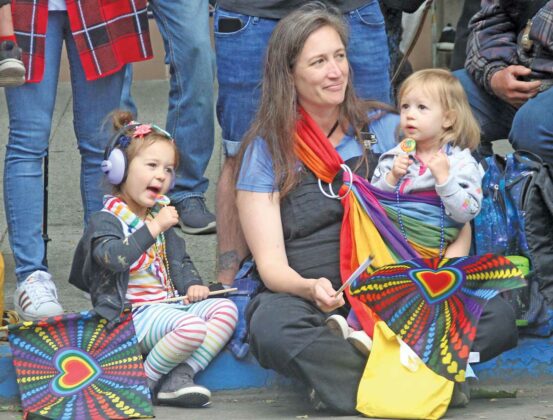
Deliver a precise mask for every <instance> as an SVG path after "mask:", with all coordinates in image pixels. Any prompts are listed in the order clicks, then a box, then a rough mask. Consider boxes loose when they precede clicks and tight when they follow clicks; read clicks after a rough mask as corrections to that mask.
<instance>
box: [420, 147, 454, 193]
mask: <svg viewBox="0 0 553 420" xmlns="http://www.w3.org/2000/svg"><path fill="white" fill-rule="evenodd" d="M426 165H427V166H428V169H430V173H432V176H433V177H434V179H435V180H436V184H438V185H441V184H443V183H445V182H446V181H447V179H448V178H449V159H448V157H447V155H446V154H445V153H444V151H443V150H440V151H438V153H435V154H433V155H432V157H431V158H430V159H429V160H428V162H427V163H426Z"/></svg>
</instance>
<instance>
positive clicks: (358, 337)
mask: <svg viewBox="0 0 553 420" xmlns="http://www.w3.org/2000/svg"><path fill="white" fill-rule="evenodd" d="M347 340H348V341H349V342H350V344H351V345H352V346H353V347H355V348H356V349H357V350H358V351H359V352H360V353H361V354H363V355H364V356H368V355H369V353H370V352H371V349H372V347H373V341H372V340H371V337H369V336H368V335H367V333H366V332H365V331H353V332H352V333H351V334H350V335H349V336H348V338H347Z"/></svg>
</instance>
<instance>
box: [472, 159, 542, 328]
mask: <svg viewBox="0 0 553 420" xmlns="http://www.w3.org/2000/svg"><path fill="white" fill-rule="evenodd" d="M482 166H483V167H484V169H485V171H486V172H485V175H484V178H483V180H482V190H483V195H484V198H483V201H482V209H481V211H480V214H479V215H478V216H477V217H476V218H475V220H474V239H475V240H474V243H475V250H476V253H477V254H484V253H487V252H491V253H495V254H500V255H506V256H509V255H519V256H524V257H526V258H528V260H529V261H530V273H529V274H528V275H527V276H526V279H527V280H528V287H526V288H523V289H519V290H515V291H511V292H508V294H507V296H506V297H507V298H508V299H509V300H510V301H511V303H512V304H513V306H514V308H515V311H516V313H517V319H519V320H521V321H523V322H522V323H521V325H527V326H526V328H524V330H522V332H526V333H528V334H533V335H540V336H549V335H551V334H552V333H553V171H552V170H551V167H550V166H549V165H548V164H547V163H545V162H543V161H542V159H541V158H540V157H539V156H537V155H534V154H533V153H530V152H526V151H517V152H515V153H512V154H509V155H507V156H505V157H502V156H499V155H494V156H491V157H488V158H486V159H485V160H484V161H482Z"/></svg>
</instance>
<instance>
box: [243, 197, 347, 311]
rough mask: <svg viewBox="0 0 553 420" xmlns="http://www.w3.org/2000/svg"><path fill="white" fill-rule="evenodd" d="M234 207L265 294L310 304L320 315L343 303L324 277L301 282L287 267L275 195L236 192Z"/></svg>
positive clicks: (277, 201) (277, 199)
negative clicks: (318, 309) (265, 290)
mask: <svg viewBox="0 0 553 420" xmlns="http://www.w3.org/2000/svg"><path fill="white" fill-rule="evenodd" d="M236 204H237V207H238V215H239V218H240V223H241V225H242V230H243V232H244V236H245V238H246V241H247V243H248V247H249V248H250V250H251V252H252V255H253V257H254V260H255V263H256V265H257V269H258V271H259V274H260V275H261V278H262V279H263V283H264V284H265V286H267V288H268V289H269V290H271V291H273V292H277V293H290V294H292V295H295V296H299V297H301V298H303V299H306V300H308V301H311V302H313V303H314V304H315V305H317V306H318V307H319V308H320V309H321V310H322V311H324V312H330V311H332V310H334V309H336V308H338V307H340V306H342V305H343V304H344V303H345V301H344V298H343V295H342V294H340V295H339V296H338V297H334V293H335V290H334V289H333V287H332V284H331V282H330V280H328V279H327V278H324V277H321V278H318V279H312V278H304V277H302V276H300V275H299V274H298V273H297V272H296V271H295V270H293V269H292V268H291V267H290V266H289V265H288V258H287V257H286V249H285V246H284V236H283V232H282V221H281V215H280V194H279V193H278V192H274V193H258V192H251V191H244V190H239V191H238V193H237V196H236Z"/></svg>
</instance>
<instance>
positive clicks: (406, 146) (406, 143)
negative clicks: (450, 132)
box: [395, 138, 445, 258]
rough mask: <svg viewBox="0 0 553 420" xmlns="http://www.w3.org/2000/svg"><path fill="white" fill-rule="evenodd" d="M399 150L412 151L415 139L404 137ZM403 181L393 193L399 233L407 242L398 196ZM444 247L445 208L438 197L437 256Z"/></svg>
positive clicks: (441, 255) (441, 254) (441, 253)
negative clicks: (438, 232)
mask: <svg viewBox="0 0 553 420" xmlns="http://www.w3.org/2000/svg"><path fill="white" fill-rule="evenodd" d="M400 147H401V150H403V151H404V152H405V153H410V152H413V151H414V150H415V149H416V147H417V146H416V141H415V140H413V139H411V138H406V139H404V140H403V141H402V142H401V143H400ZM402 181H403V178H401V179H400V180H399V181H398V182H397V185H396V188H395V193H396V212H397V221H398V224H399V230H400V231H401V234H402V235H403V238H404V239H405V242H407V234H406V233H405V225H404V224H403V219H402V217H401V206H400V198H399V189H400V186H401V182H402ZM444 248H445V210H444V203H443V201H442V200H441V199H440V253H439V257H440V258H442V257H443V252H444Z"/></svg>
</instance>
